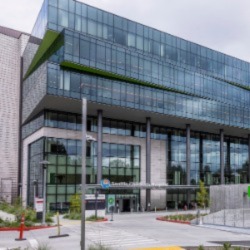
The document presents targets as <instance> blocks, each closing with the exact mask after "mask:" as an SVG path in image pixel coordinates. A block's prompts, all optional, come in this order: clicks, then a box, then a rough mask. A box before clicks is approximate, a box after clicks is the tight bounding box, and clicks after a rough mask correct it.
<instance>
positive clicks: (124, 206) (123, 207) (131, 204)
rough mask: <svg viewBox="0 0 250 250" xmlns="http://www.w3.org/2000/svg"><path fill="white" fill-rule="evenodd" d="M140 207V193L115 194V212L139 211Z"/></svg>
mask: <svg viewBox="0 0 250 250" xmlns="http://www.w3.org/2000/svg"><path fill="white" fill-rule="evenodd" d="M138 209H139V195H136V194H133V195H126V194H124V195H115V210H114V211H115V212H116V213H120V212H137V211H138Z"/></svg>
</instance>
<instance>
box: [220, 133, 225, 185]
mask: <svg viewBox="0 0 250 250" xmlns="http://www.w3.org/2000/svg"><path fill="white" fill-rule="evenodd" d="M224 165H225V163H224V130H223V129H221V130H220V179H221V183H220V184H221V185H223V184H225V177H224Z"/></svg>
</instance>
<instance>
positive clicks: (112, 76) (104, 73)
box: [60, 61, 198, 97]
mask: <svg viewBox="0 0 250 250" xmlns="http://www.w3.org/2000/svg"><path fill="white" fill-rule="evenodd" d="M60 66H61V67H64V68H70V69H73V70H76V71H80V72H87V73H90V74H95V75H99V76H102V77H105V78H108V79H115V80H119V81H122V82H129V83H134V84H137V85H143V86H147V87H151V88H155V89H161V90H167V91H170V92H175V93H179V94H184V95H189V96H196V95H192V94H188V93H185V92H184V91H180V90H176V89H172V88H168V87H164V86H161V85H157V84H153V83H150V82H144V81H140V80H137V79H134V78H130V77H126V76H122V75H118V74H115V73H112V72H107V71H104V70H100V69H96V68H92V67H89V66H85V65H81V64H77V63H74V62H69V61H63V62H61V63H60ZM197 97H198V96H197Z"/></svg>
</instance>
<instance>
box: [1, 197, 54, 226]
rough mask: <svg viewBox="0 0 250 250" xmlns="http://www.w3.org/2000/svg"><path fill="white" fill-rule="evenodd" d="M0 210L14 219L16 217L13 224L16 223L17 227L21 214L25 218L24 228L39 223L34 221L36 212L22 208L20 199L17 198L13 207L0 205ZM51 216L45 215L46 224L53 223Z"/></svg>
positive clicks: (3, 203) (4, 204)
mask: <svg viewBox="0 0 250 250" xmlns="http://www.w3.org/2000/svg"><path fill="white" fill-rule="evenodd" d="M0 210H2V211H5V212H6V213H9V214H13V215H15V217H16V222H15V223H17V225H18V226H19V225H20V222H21V218H22V215H23V214H24V216H25V225H26V226H32V225H34V223H38V222H40V221H38V220H37V219H36V211H35V210H34V209H32V208H29V207H27V208H24V207H22V204H21V200H20V198H17V199H16V200H15V201H14V203H13V205H11V204H8V203H6V202H2V203H0ZM52 216H53V214H52V213H46V222H47V223H52V222H53V219H52ZM5 224H6V222H5ZM6 225H7V224H6Z"/></svg>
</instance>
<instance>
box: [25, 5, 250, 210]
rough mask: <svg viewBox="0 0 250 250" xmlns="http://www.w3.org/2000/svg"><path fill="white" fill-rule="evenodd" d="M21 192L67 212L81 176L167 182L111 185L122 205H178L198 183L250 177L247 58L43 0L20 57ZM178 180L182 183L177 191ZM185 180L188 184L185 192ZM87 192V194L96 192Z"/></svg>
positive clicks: (192, 198) (90, 179)
mask: <svg viewBox="0 0 250 250" xmlns="http://www.w3.org/2000/svg"><path fill="white" fill-rule="evenodd" d="M22 96H23V97H22V124H23V125H22V140H23V148H22V154H23V157H22V158H23V162H22V166H23V183H27V186H26V187H24V188H23V195H24V197H26V201H27V203H28V204H32V202H33V197H34V188H33V181H34V180H38V188H37V189H38V190H37V194H38V195H42V170H41V166H40V165H39V162H41V161H42V160H44V159H45V160H47V161H49V165H48V171H47V194H46V195H47V208H48V209H50V210H53V209H56V208H58V207H60V208H62V209H67V208H68V205H67V204H68V202H69V199H70V196H71V195H72V194H74V193H76V192H77V191H78V188H79V184H80V180H81V99H82V98H86V99H87V103H88V108H87V112H88V118H87V130H88V133H89V134H91V135H92V136H93V137H94V138H95V139H96V141H92V142H89V143H88V144H87V156H86V157H87V163H86V168H87V182H88V183H89V184H96V183H99V182H100V180H101V179H102V178H108V179H110V180H111V181H112V182H116V183H118V182H125V183H131V182H141V183H151V184H156V183H158V184H168V185H169V186H171V189H170V190H138V189H137V190H136V189H135V190H113V191H106V194H107V195H109V194H112V195H115V197H116V198H115V199H116V204H117V206H119V208H120V210H121V211H129V210H130V209H133V210H138V209H144V208H149V206H148V205H149V204H150V207H157V208H159V209H163V208H166V207H169V208H176V207H178V206H179V207H182V206H183V205H184V204H191V203H192V202H195V200H196V191H195V189H192V188H191V186H193V185H197V184H198V183H199V180H202V181H204V182H205V184H206V185H207V186H209V185H215V184H232V183H235V184H237V183H247V182H249V177H250V167H249V155H250V147H249V142H250V137H249V128H250V109H249V104H250V64H249V63H248V62H245V61H242V60H239V59H237V58H234V57H231V56H228V55H225V54H223V53H220V52H217V51H214V50H212V49H209V48H206V47H203V46H200V45H197V44H195V43H192V42H189V41H186V40H184V39H181V38H178V37H175V36H172V35H170V34H167V33H164V32H161V31H158V30H156V29H153V28H150V27H147V26H144V25H142V24H139V23H136V22H133V21H131V20H128V19H125V18H122V17H120V16H116V15H114V14H111V13H108V12H105V11H103V10H100V9H97V8H94V7H91V6H88V5H86V4H84V3H80V2H77V1H74V0H60V1H59V0H45V1H44V3H43V6H42V9H41V11H40V14H39V16H38V18H37V21H36V24H35V26H34V28H33V31H32V34H31V37H30V39H29V42H28V45H27V47H26V49H25V52H24V56H23V88H22ZM174 186H176V188H175V187H174ZM180 186H190V188H188V189H186V190H183V189H180V188H179V187H180ZM90 192H91V191H90Z"/></svg>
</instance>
